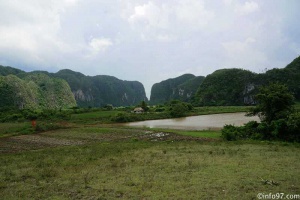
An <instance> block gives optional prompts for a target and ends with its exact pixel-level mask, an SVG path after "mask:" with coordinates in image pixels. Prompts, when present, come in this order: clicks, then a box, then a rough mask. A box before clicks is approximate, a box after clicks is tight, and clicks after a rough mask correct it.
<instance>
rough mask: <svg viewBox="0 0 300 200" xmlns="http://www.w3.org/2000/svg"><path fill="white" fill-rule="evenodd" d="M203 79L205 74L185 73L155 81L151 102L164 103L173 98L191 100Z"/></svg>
mask: <svg viewBox="0 0 300 200" xmlns="http://www.w3.org/2000/svg"><path fill="white" fill-rule="evenodd" d="M203 80H204V77H203V76H198V77H196V76H195V75H193V74H184V75H182V76H179V77H176V78H171V79H167V80H164V81H162V82H160V83H155V84H154V85H153V86H152V88H151V97H150V103H151V104H162V103H165V102H167V101H170V100H172V99H177V100H181V101H189V100H190V99H191V97H192V96H193V95H194V94H195V92H196V91H197V88H198V87H199V86H200V84H201V83H202V81H203Z"/></svg>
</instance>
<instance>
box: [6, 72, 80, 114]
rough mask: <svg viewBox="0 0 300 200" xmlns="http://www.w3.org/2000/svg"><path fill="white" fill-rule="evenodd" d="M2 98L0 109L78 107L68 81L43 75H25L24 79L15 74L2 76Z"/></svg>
mask: <svg viewBox="0 0 300 200" xmlns="http://www.w3.org/2000/svg"><path fill="white" fill-rule="evenodd" d="M1 69H3V67H2V66H1V67H0V71H1ZM9 70H11V69H9ZM14 71H15V72H16V73H17V74H18V73H19V72H21V73H23V72H22V71H16V70H14ZM1 74H2V73H1ZM0 96H1V100H0V108H17V109H61V108H70V107H74V106H76V101H75V99H74V97H73V95H72V92H71V89H70V86H69V85H68V83H67V82H66V81H64V80H62V79H59V78H53V77H49V76H48V75H46V74H42V73H36V74H28V75H26V76H25V75H24V73H23V76H22V78H21V77H17V76H16V75H14V74H8V75H6V76H0Z"/></svg>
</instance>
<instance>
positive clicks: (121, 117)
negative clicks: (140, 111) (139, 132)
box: [111, 113, 131, 123]
mask: <svg viewBox="0 0 300 200" xmlns="http://www.w3.org/2000/svg"><path fill="white" fill-rule="evenodd" d="M111 120H112V121H114V122H119V123H123V122H130V121H131V120H130V116H129V114H127V113H118V114H117V115H116V116H114V117H112V119H111Z"/></svg>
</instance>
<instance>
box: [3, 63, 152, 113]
mask: <svg viewBox="0 0 300 200" xmlns="http://www.w3.org/2000/svg"><path fill="white" fill-rule="evenodd" d="M0 75H2V76H0V92H1V93H0V94H1V97H2V96H3V101H1V104H4V105H7V106H17V107H19V108H22V106H23V103H22V102H24V101H25V103H24V104H25V108H35V109H38V108H40V107H48V108H54V107H57V108H58V107H65V105H61V104H68V105H69V107H72V106H74V105H75V104H74V100H71V99H70V98H72V99H74V98H75V100H76V104H77V105H78V106H80V107H102V106H104V105H107V104H112V105H113V106H129V105H136V104H137V103H139V102H140V101H142V100H145V101H147V97H146V94H145V89H144V86H143V85H142V84H141V83H140V82H138V81H122V80H119V79H117V78H115V77H113V76H105V75H98V76H85V75H83V74H81V73H79V72H74V71H71V70H60V71H59V72H57V73H49V72H45V71H34V72H29V73H26V72H24V71H22V70H18V69H15V68H12V67H3V66H0ZM12 75H13V76H12ZM62 79H63V80H65V81H66V82H67V84H66V82H63V81H61V80H62ZM24 81H25V82H24ZM20 86H21V87H22V88H20ZM69 88H71V91H72V93H73V94H72V93H70V92H69V91H66V90H69ZM11 90H13V91H12V92H11ZM20 90H22V91H20ZM61 92H62V93H65V96H64V97H60V96H59V95H61ZM7 94H9V95H7ZM70 94H72V95H73V96H74V97H68V95H70ZM15 96H17V97H16V98H19V99H20V98H21V100H20V101H21V104H22V105H19V104H20V103H19V101H18V100H15V99H13V100H12V98H13V97H15ZM56 97H58V98H56ZM47 101H48V102H47ZM71 101H72V102H71ZM31 102H32V103H31ZM16 104H17V105H16ZM48 104H50V105H49V106H48ZM56 104H57V105H56Z"/></svg>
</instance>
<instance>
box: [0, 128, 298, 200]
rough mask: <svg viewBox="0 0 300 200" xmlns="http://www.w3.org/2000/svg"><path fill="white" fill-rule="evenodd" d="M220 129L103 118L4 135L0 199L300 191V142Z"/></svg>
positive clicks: (229, 195)
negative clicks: (156, 126)
mask: <svg viewBox="0 0 300 200" xmlns="http://www.w3.org/2000/svg"><path fill="white" fill-rule="evenodd" d="M219 134H220V133H218V132H204V131H174V130H168V131H167V130H165V131H162V130H151V129H138V128H126V127H118V126H115V125H98V126H77V127H73V128H68V129H59V130H52V131H48V132H44V133H40V134H33V135H22V136H14V137H9V138H2V139H1V140H0V150H2V153H1V154H0V194H1V199H117V198H122V199H256V195H257V194H258V193H270V192H272V193H278V192H284V193H286V194H288V193H289V194H299V193H300V161H299V154H300V146H299V144H286V143H270V142H239V143H232V142H224V141H222V140H220V139H219V137H218V136H219ZM203 137H205V138H210V140H205V138H203ZM4 139H5V140H4ZM5 145H6V146H5ZM1 148H2V149H1ZM267 180H269V182H268V181H267ZM271 181H273V182H271Z"/></svg>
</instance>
